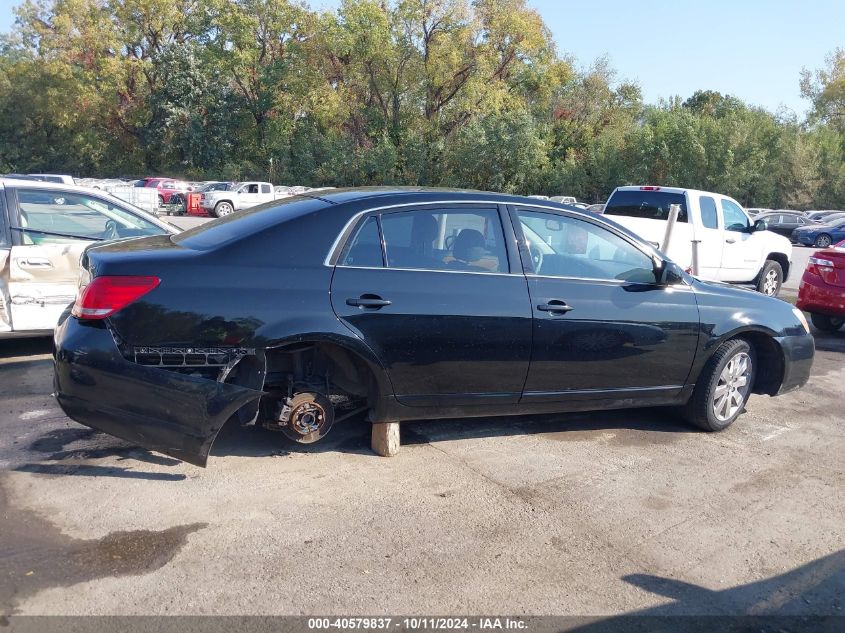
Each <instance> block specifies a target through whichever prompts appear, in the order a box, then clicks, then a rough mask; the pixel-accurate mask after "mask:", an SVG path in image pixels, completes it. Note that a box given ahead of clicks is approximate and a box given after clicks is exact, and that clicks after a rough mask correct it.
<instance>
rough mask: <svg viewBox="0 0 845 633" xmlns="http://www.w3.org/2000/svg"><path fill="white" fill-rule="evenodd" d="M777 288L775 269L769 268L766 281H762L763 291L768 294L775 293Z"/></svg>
mask: <svg viewBox="0 0 845 633" xmlns="http://www.w3.org/2000/svg"><path fill="white" fill-rule="evenodd" d="M777 289H778V274H777V271H774V270H770V271H769V272H768V273H767V274H766V281H765V282H763V292H764V293H765V294H767V295H769V296H772V295H773V294H775V292H776V291H777Z"/></svg>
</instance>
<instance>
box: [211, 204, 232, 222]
mask: <svg viewBox="0 0 845 633" xmlns="http://www.w3.org/2000/svg"><path fill="white" fill-rule="evenodd" d="M234 212H235V208H234V207H233V206H232V205H231V204H229V203H228V202H218V203H217V206H216V207H214V215H216V216H217V217H218V218H222V217H223V216H224V215H231V214H233V213H234Z"/></svg>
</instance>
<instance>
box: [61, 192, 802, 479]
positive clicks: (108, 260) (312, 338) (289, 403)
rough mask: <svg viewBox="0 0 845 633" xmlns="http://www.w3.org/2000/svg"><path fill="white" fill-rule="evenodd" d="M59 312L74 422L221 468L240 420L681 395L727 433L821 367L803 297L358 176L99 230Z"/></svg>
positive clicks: (284, 422) (302, 421)
mask: <svg viewBox="0 0 845 633" xmlns="http://www.w3.org/2000/svg"><path fill="white" fill-rule="evenodd" d="M82 263H83V266H84V268H85V270H86V271H87V275H86V276H85V277H84V278H83V279H82V280H81V283H80V292H79V296H78V298H77V301H76V303H75V304H74V307H73V311H72V315H67V316H66V318H65V319H64V320H63V322H62V323H61V324H60V326H59V327H58V329H57V331H56V340H55V343H56V352H55V382H56V396H57V398H58V401H59V404H60V405H61V406H62V408H63V409H64V410H65V412H66V413H67V414H68V415H69V416H70V417H71V418H73V419H75V420H77V421H79V422H81V423H82V424H85V425H88V426H91V427H94V428H97V429H101V430H103V431H105V432H107V433H111V434H113V435H116V436H118V437H121V438H124V439H127V440H129V441H132V442H136V443H138V444H140V445H143V446H145V447H148V448H150V449H154V450H158V451H161V452H164V453H167V454H170V455H173V456H175V457H179V458H181V459H184V460H186V461H189V462H191V463H194V464H198V465H203V466H204V465H205V463H206V460H207V457H208V453H209V449H210V448H211V444H212V442H213V441H214V438H215V436H216V435H217V432H218V431H219V430H220V428H221V427H222V426H223V424H224V423H225V422H226V421H227V420H229V419H232V418H234V419H236V420H237V421H239V422H240V423H241V424H244V425H256V424H257V425H262V426H265V427H267V428H270V429H274V430H278V431H281V432H283V433H284V434H285V435H287V436H288V437H290V438H292V439H294V440H296V441H299V442H303V443H310V442H314V441H317V440H319V439H320V438H322V437H323V436H325V434H326V433H327V432H328V431H329V429H330V428H331V426H332V423H333V422H336V421H340V420H341V419H343V418H346V417H348V416H351V415H363V414H364V413H365V412H366V414H367V415H368V418H369V420H370V421H371V422H373V423H374V424H378V425H380V426H391V425H390V424H388V423H393V422H399V421H404V420H419V419H432V418H451V417H473V416H490V415H513V414H535V413H541V412H562V411H583V410H592V409H607V408H622V407H639V406H653V405H667V406H669V405H671V406H677V407H679V409H680V411H681V412H682V413H683V414H684V415H685V416H686V417H687V418H688V419H689V420H690V421H691V422H692V423H694V424H695V425H697V426H699V427H701V428H703V429H705V430H709V431H718V430H721V429H724V428H725V427H727V426H728V425H730V424H731V423H732V422H733V421H734V420H735V419H736V418H737V417H738V416H739V414H740V413H741V412H742V411H743V408H744V406H745V404H746V402H747V400H748V398H749V396H750V395H751V394H752V393H759V394H768V395H771V396H774V395H777V394H780V393H784V392H787V391H791V390H793V389H797V388H798V387H800V386H802V385H803V384H805V383H806V382H807V379H808V376H809V373H810V366H811V364H812V359H813V353H814V345H813V338H812V336H810V334H809V328H808V327H807V323H806V321H805V320H804V317H803V316H802V314H801V312H799V311H797V310H796V309H794V308H793V307H792V306H790V305H789V304H787V303H784V302H782V301H778V300H776V299H772V298H769V297H766V296H763V295H760V294H757V293H754V292H749V291H747V290H744V289H739V288H735V287H732V286H728V285H725V284H718V283H706V282H702V281H699V280H696V279H693V278H692V277H690V276H689V275H687V274H686V273H685V272H684V271H683V270H681V269H680V268H679V267H678V266H677V265H675V264H674V263H672V262H671V261H668V260H667V259H666V258H665V257H664V256H663V255H662V254H660V253H659V252H658V251H655V250H654V248H653V247H652V246H651V245H650V244H648V243H647V242H645V241H643V240H641V239H639V238H637V237H636V236H634V235H633V234H632V233H630V232H629V231H627V230H626V229H624V228H622V227H620V226H619V225H617V224H615V223H614V222H613V221H611V220H609V219H607V218H605V217H603V216H599V215H596V214H593V213H589V212H585V211H583V210H580V209H575V208H573V207H568V206H565V205H562V204H557V203H554V202H550V201H545V200H535V199H529V198H522V197H516V196H507V195H500V194H491V193H480V192H469V191H441V190H424V189H423V190H420V189H414V190H410V189H351V190H334V191H321V192H315V193H314V194H311V195H309V194H304V195H301V196H297V197H293V198H288V199H286V200H283V201H276V202H273V203H269V204H266V205H262V206H260V207H256V208H254V209H251V210H249V211H246V212H244V213H240V214H235V215H232V216H229V217H227V218H223V219H220V220H216V221H213V222H210V223H208V224H206V225H204V226H202V227H200V228H196V229H192V230H190V231H186V232H184V233H181V234H180V235H175V236H160V237H150V238H142V239H136V240H129V241H125V242H119V243H114V244H106V245H102V246H95V247H91V248H89V249H88V250H87V251H86V253H85V255H84V256H83V262H82Z"/></svg>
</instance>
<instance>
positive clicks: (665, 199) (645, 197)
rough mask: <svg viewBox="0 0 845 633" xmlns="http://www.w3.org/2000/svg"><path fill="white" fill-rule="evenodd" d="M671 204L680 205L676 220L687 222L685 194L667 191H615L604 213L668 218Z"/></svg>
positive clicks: (634, 216)
mask: <svg viewBox="0 0 845 633" xmlns="http://www.w3.org/2000/svg"><path fill="white" fill-rule="evenodd" d="M673 204H679V205H681V212H680V213H679V214H678V222H687V221H688V220H687V200H686V196H684V194H682V193H669V192H667V191H643V190H637V191H630V190H623V191H617V192H616V193H615V194H613V195H612V196H611V197H610V200H608V202H607V205H606V206H605V208H604V214H605V215H620V216H624V217H628V218H643V219H644V220H668V219H669V206H670V205H673Z"/></svg>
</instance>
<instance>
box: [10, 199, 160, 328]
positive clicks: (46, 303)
mask: <svg viewBox="0 0 845 633" xmlns="http://www.w3.org/2000/svg"><path fill="white" fill-rule="evenodd" d="M6 201H7V204H8V207H9V209H10V222H11V225H12V247H11V251H10V255H9V265H8V270H9V273H8V275H9V276H8V291H9V298H10V313H11V320H12V324H13V327H14V329H15V330H16V331H24V330H52V329H53V327H54V326H55V325H56V323H57V321H58V319H59V316H60V315H61V313H62V312H63V311H64V309H65V308H66V307H67V305H68V304H70V303H72V302H73V300H74V298H75V297H76V288H77V285H78V277H79V258H80V255H81V254H82V251H83V250H84V249H85V247H86V246H87V245H88V244H90V243H92V242H93V241H97V240H102V239H116V238H121V237H135V236H143V235H155V234H160V233H163V232H164V230H163V229H161V228H160V227H158V226H156V225H154V224H152V223H150V222H148V221H147V220H144V219H143V218H141V217H139V216H136V215H134V214H131V213H130V212H129V211H127V210H126V209H123V208H121V207H119V206H118V205H116V204H115V203H113V202H111V201H109V200H107V199H106V198H99V197H97V196H92V195H88V194H84V193H80V192H77V191H70V190H59V189H37V188H32V189H30V188H27V187H14V188H7V189H6Z"/></svg>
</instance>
